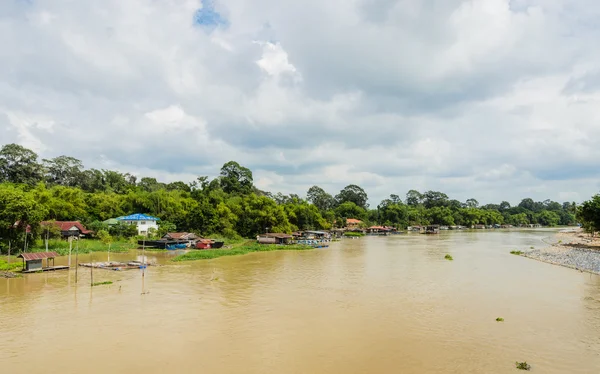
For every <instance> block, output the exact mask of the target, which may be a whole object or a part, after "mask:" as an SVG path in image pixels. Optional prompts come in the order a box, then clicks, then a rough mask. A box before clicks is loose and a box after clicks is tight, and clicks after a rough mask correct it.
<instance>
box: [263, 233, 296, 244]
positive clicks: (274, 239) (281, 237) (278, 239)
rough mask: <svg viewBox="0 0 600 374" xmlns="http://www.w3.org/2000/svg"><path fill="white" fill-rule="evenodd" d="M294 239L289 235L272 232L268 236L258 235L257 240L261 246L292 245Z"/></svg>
mask: <svg viewBox="0 0 600 374" xmlns="http://www.w3.org/2000/svg"><path fill="white" fill-rule="evenodd" d="M293 238H294V237H293V236H292V235H289V234H282V233H274V232H273V233H271V232H270V233H268V234H262V235H258V236H257V238H256V240H257V241H258V242H259V243H260V244H291V242H292V239H293Z"/></svg>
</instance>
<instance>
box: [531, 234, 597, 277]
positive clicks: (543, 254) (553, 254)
mask: <svg viewBox="0 0 600 374" xmlns="http://www.w3.org/2000/svg"><path fill="white" fill-rule="evenodd" d="M556 238H557V239H560V241H558V243H556V244H554V245H552V246H551V247H549V248H544V249H536V250H531V251H526V252H524V253H523V256H525V257H528V258H532V259H534V260H539V261H543V262H547V263H550V264H555V265H561V266H566V267H569V268H572V269H576V270H581V271H587V272H590V273H594V274H600V250H599V248H597V247H596V246H597V243H596V240H594V239H589V238H588V237H586V236H584V235H583V234H582V233H581V231H579V230H573V231H568V232H560V233H558V234H557V235H556ZM563 242H564V243H563Z"/></svg>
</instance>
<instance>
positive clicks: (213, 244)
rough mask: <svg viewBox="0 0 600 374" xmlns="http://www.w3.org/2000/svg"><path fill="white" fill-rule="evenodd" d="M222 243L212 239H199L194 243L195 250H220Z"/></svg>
mask: <svg viewBox="0 0 600 374" xmlns="http://www.w3.org/2000/svg"><path fill="white" fill-rule="evenodd" d="M223 243H224V242H220V241H219V242H218V241H215V240H213V239H200V240H198V241H197V242H196V249H211V248H221V247H223Z"/></svg>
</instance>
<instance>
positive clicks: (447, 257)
mask: <svg viewBox="0 0 600 374" xmlns="http://www.w3.org/2000/svg"><path fill="white" fill-rule="evenodd" d="M444 258H445V259H446V260H448V261H452V260H454V259H453V258H452V256H450V255H445V256H444Z"/></svg>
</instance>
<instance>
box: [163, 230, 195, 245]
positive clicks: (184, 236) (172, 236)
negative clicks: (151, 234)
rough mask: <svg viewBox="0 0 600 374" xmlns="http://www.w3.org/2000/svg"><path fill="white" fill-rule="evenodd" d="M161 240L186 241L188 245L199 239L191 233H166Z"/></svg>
mask: <svg viewBox="0 0 600 374" xmlns="http://www.w3.org/2000/svg"><path fill="white" fill-rule="evenodd" d="M162 239H163V240H179V241H188V242H189V243H194V242H196V240H198V239H200V238H199V237H198V235H196V234H194V233H193V232H168V233H166V234H165V235H164V236H163V237H162Z"/></svg>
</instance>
